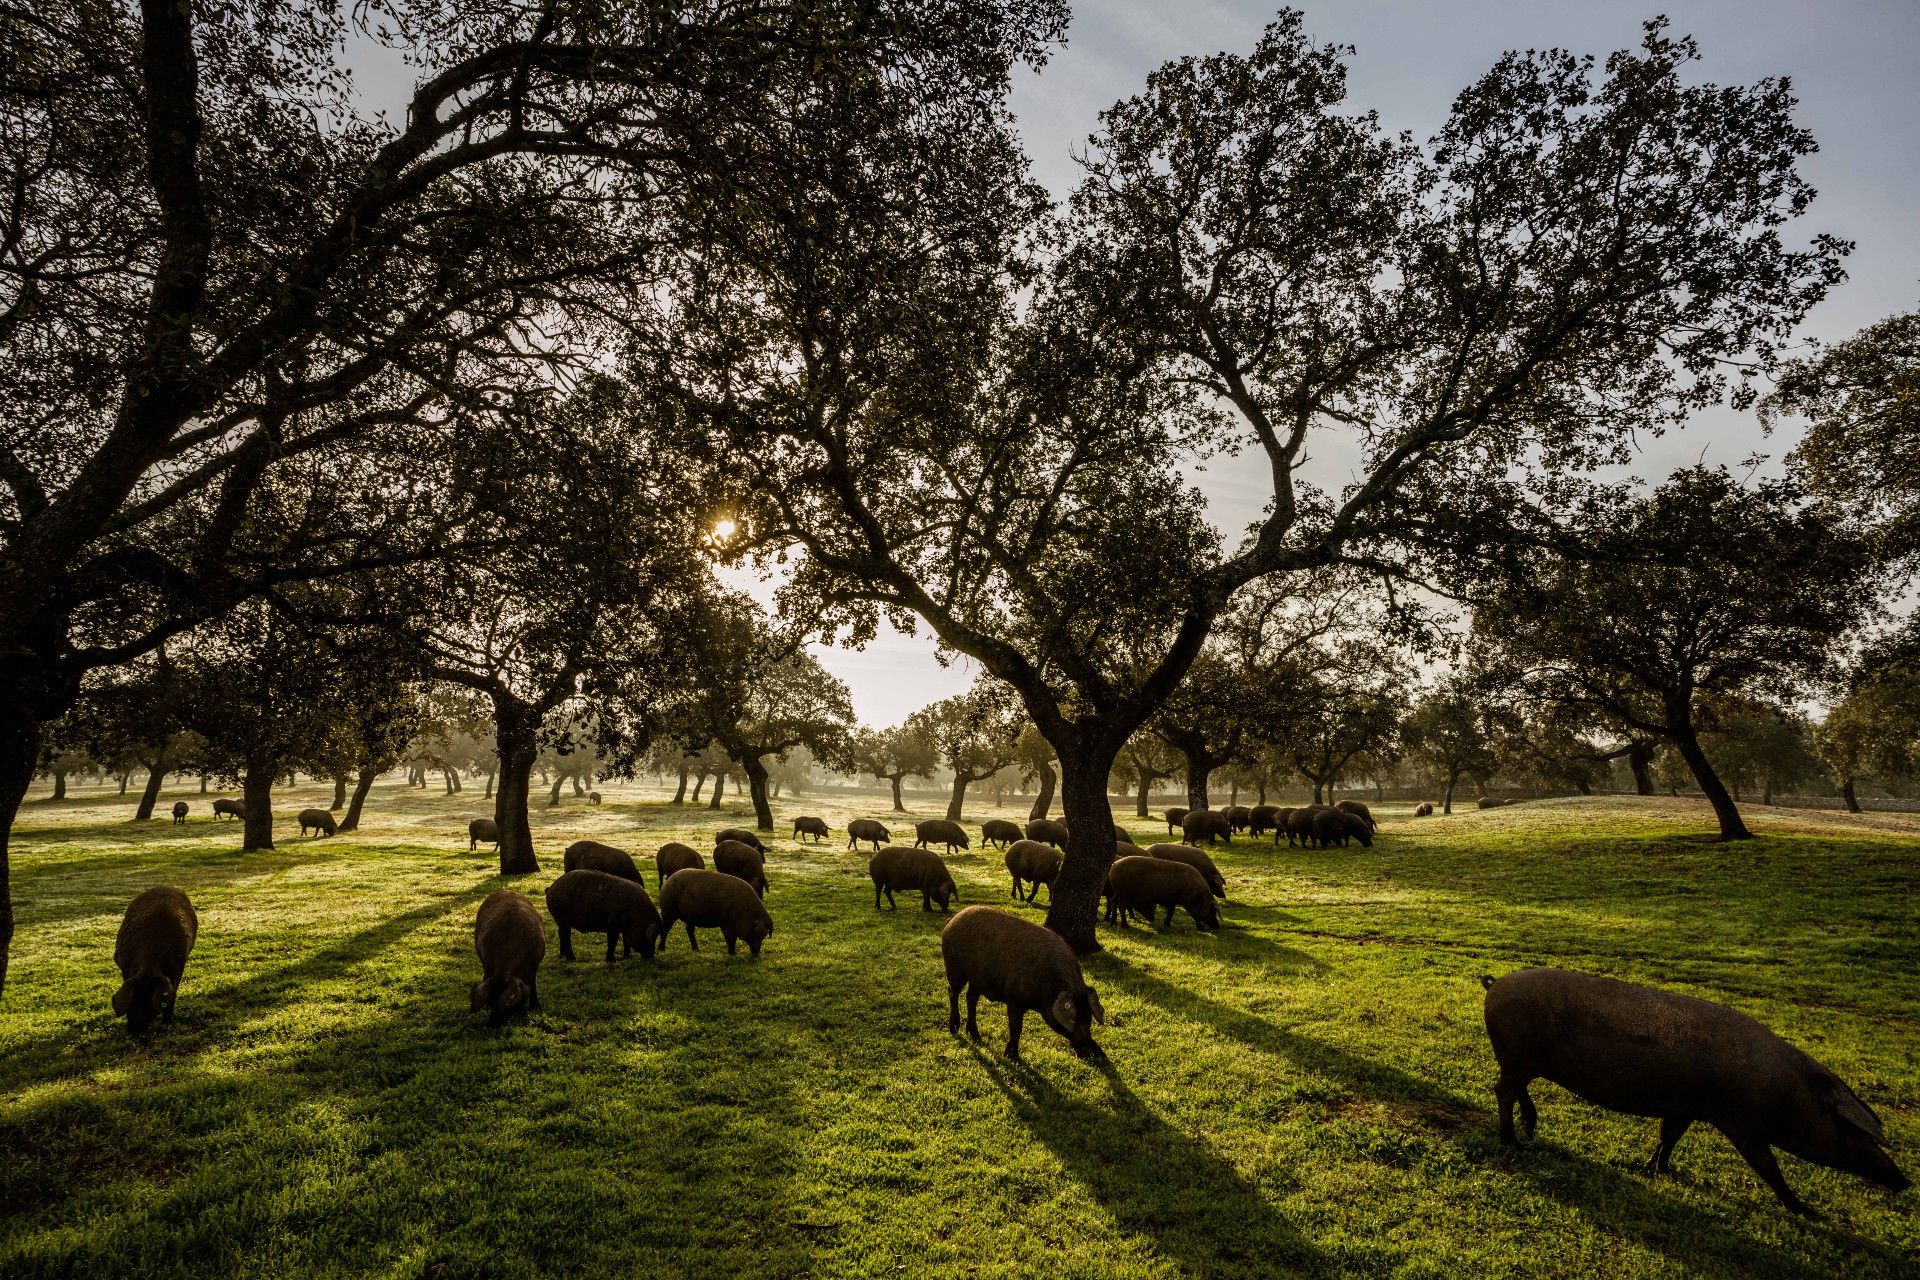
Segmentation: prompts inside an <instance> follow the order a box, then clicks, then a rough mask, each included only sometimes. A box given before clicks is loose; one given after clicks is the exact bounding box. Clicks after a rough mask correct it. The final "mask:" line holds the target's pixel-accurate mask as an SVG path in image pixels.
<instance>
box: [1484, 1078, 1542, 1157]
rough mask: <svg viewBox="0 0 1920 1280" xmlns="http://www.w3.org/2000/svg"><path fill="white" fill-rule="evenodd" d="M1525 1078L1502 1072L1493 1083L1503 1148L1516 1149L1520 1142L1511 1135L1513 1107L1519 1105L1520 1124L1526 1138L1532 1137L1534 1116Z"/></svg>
mask: <svg viewBox="0 0 1920 1280" xmlns="http://www.w3.org/2000/svg"><path fill="white" fill-rule="evenodd" d="M1530 1083H1531V1080H1530V1079H1529V1078H1527V1077H1523V1076H1518V1075H1509V1074H1507V1072H1505V1071H1502V1072H1501V1073H1500V1078H1499V1079H1498V1080H1496V1081H1494V1084H1493V1096H1494V1099H1495V1100H1496V1101H1497V1102H1499V1104H1500V1142H1501V1144H1502V1145H1503V1146H1509V1147H1517V1146H1519V1145H1520V1140H1519V1139H1518V1138H1516V1137H1515V1136H1514V1133H1513V1106H1514V1103H1516V1102H1517V1103H1519V1104H1520V1122H1521V1124H1523V1125H1525V1126H1526V1130H1527V1136H1528V1137H1529V1138H1531V1137H1532V1136H1533V1127H1534V1123H1535V1120H1536V1118H1537V1117H1536V1116H1535V1115H1534V1111H1533V1099H1532V1098H1530V1097H1528V1096H1527V1085H1528V1084H1530Z"/></svg>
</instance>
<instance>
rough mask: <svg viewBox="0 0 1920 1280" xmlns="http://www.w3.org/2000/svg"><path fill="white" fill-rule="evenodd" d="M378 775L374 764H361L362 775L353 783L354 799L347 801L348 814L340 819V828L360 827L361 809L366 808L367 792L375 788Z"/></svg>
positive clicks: (353, 828)
mask: <svg viewBox="0 0 1920 1280" xmlns="http://www.w3.org/2000/svg"><path fill="white" fill-rule="evenodd" d="M378 776H379V774H378V773H377V772H376V771H375V769H374V767H373V766H372V765H370V764H363V765H361V766H360V777H359V779H358V780H357V781H356V782H355V783H354V784H353V799H352V800H350V801H348V802H347V816H346V817H344V818H342V819H341V820H340V828H339V829H340V830H342V831H358V830H359V829H360V811H361V810H362V809H364V808H366V805H367V794H368V793H369V792H371V791H372V790H373V780H374V779H375V778H376V777H378Z"/></svg>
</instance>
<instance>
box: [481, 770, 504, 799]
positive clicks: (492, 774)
mask: <svg viewBox="0 0 1920 1280" xmlns="http://www.w3.org/2000/svg"><path fill="white" fill-rule="evenodd" d="M499 774H500V770H499V769H498V768H497V767H496V768H492V769H489V770H487V790H486V794H485V795H483V796H481V797H480V798H481V799H482V800H491V799H493V782H494V779H495V778H496V777H498V776H499Z"/></svg>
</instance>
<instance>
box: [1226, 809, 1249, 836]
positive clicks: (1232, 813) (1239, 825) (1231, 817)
mask: <svg viewBox="0 0 1920 1280" xmlns="http://www.w3.org/2000/svg"><path fill="white" fill-rule="evenodd" d="M1227 825H1228V826H1229V827H1232V828H1233V829H1234V830H1235V831H1245V830H1246V829H1247V828H1248V827H1250V826H1252V825H1253V810H1251V809H1249V808H1247V807H1246V806H1245V805H1243V804H1236V805H1234V806H1233V807H1232V808H1230V809H1228V810H1227Z"/></svg>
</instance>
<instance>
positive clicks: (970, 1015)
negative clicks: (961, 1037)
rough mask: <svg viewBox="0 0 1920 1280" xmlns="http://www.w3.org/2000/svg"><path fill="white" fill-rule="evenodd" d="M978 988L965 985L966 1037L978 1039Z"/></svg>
mask: <svg viewBox="0 0 1920 1280" xmlns="http://www.w3.org/2000/svg"><path fill="white" fill-rule="evenodd" d="M979 1014H980V988H978V987H976V986H973V985H971V984H969V985H968V987H967V1038H968V1039H969V1040H975V1041H977V1040H979V1039H980V1017H979Z"/></svg>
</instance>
